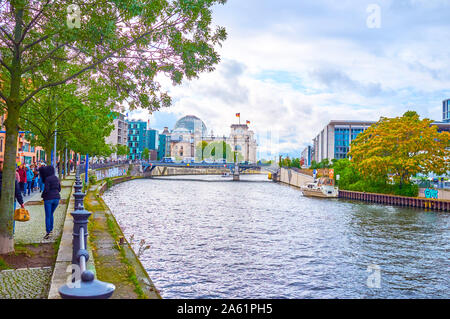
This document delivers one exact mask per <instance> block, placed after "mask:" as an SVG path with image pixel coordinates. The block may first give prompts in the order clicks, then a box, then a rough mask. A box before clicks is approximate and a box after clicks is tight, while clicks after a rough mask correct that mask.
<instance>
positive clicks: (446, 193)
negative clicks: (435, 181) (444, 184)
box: [419, 188, 450, 201]
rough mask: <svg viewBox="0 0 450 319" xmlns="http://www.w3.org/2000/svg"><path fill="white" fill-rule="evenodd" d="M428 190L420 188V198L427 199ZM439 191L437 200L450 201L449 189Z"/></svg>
mask: <svg viewBox="0 0 450 319" xmlns="http://www.w3.org/2000/svg"><path fill="white" fill-rule="evenodd" d="M426 190H427V188H420V189H419V197H421V198H426V197H427V196H426V195H425V191H426ZM437 191H438V196H437V199H442V200H448V201H450V190H448V189H437Z"/></svg>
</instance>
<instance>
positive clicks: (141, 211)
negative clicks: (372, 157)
mask: <svg viewBox="0 0 450 319" xmlns="http://www.w3.org/2000/svg"><path fill="white" fill-rule="evenodd" d="M103 198H104V200H105V202H106V203H107V205H108V206H109V207H110V208H111V210H112V212H113V213H114V215H115V217H116V219H117V221H118V223H119V224H120V226H121V227H122V229H123V231H124V233H125V236H126V237H127V239H129V238H130V237H131V236H133V237H134V243H135V244H134V245H133V246H134V247H135V251H137V250H138V247H139V244H138V242H139V241H140V240H142V239H143V240H145V242H146V245H147V244H149V245H150V246H151V248H150V249H149V250H147V251H145V252H144V253H143V254H142V255H141V256H140V259H141V261H142V263H143V265H144V267H145V268H146V269H147V272H148V273H149V275H150V277H151V278H152V280H153V282H154V284H155V285H156V287H157V288H158V289H159V290H160V291H161V295H162V297H163V298H449V297H450V270H449V269H450V267H449V253H450V214H448V213H442V212H429V211H423V210H418V209H405V208H397V207H391V206H381V205H377V204H366V203H362V202H351V201H342V200H338V199H315V198H307V197H303V196H302V195H301V192H300V191H299V190H298V189H295V188H291V187H289V186H286V185H283V184H276V183H273V182H271V181H269V180H268V179H267V176H266V175H247V176H241V181H240V182H232V181H231V180H230V179H229V178H223V177H221V176H173V177H163V178H158V179H147V180H144V179H141V180H133V181H130V182H126V183H122V184H119V185H117V186H114V187H113V188H112V189H110V190H108V191H107V192H105V194H104V196H103Z"/></svg>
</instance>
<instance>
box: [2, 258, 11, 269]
mask: <svg viewBox="0 0 450 319" xmlns="http://www.w3.org/2000/svg"><path fill="white" fill-rule="evenodd" d="M6 269H11V267H10V266H9V265H8V264H7V263H6V261H4V260H3V259H2V258H1V257H0V271H2V270H6Z"/></svg>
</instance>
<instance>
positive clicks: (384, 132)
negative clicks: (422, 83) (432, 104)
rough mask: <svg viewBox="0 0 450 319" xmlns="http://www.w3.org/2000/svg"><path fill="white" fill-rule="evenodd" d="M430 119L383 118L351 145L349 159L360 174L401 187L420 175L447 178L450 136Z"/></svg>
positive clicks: (408, 116)
mask: <svg viewBox="0 0 450 319" xmlns="http://www.w3.org/2000/svg"><path fill="white" fill-rule="evenodd" d="M432 123H433V121H432V120H429V119H423V120H421V119H420V117H419V115H418V114H417V113H416V112H412V111H409V112H406V113H405V114H404V115H403V116H401V117H395V118H384V117H383V118H381V119H380V120H379V121H378V122H377V123H375V124H373V125H372V126H370V127H369V128H368V129H367V130H366V131H365V132H363V133H361V134H359V135H358V137H357V138H356V139H355V140H354V141H353V142H352V144H351V150H350V152H349V156H351V159H352V162H353V163H354V164H355V166H356V168H357V169H358V171H359V172H361V174H362V175H363V176H364V177H365V178H367V179H372V180H377V181H380V182H384V183H387V182H388V181H389V179H390V177H392V178H393V181H394V182H395V183H398V184H399V185H400V187H402V186H403V185H405V184H410V183H411V177H412V176H415V175H417V174H419V173H421V174H423V175H428V174H430V173H435V174H437V175H441V174H446V173H447V172H448V171H449V170H450V150H449V147H450V133H448V132H442V133H439V132H438V130H437V126H435V125H432Z"/></svg>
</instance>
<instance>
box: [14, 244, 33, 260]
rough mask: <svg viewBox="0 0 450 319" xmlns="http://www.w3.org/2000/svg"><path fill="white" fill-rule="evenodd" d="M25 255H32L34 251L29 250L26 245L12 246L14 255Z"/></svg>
mask: <svg viewBox="0 0 450 319" xmlns="http://www.w3.org/2000/svg"><path fill="white" fill-rule="evenodd" d="M21 254H23V255H25V256H27V257H33V256H34V255H35V253H34V252H33V251H31V250H30V249H29V248H28V247H27V246H24V245H22V244H17V245H15V246H14V255H16V256H18V255H21Z"/></svg>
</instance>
